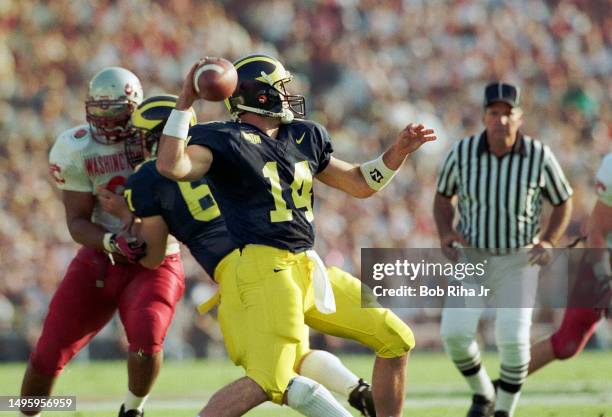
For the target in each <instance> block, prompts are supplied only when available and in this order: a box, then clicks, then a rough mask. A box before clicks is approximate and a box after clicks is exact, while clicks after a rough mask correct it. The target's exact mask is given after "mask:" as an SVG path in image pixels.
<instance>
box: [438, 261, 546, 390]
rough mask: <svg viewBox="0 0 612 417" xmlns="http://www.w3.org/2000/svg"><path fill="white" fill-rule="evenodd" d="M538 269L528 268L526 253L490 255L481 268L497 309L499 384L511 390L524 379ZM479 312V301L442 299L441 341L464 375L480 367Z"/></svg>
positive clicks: (481, 300)
mask: <svg viewBox="0 0 612 417" xmlns="http://www.w3.org/2000/svg"><path fill="white" fill-rule="evenodd" d="M464 260H467V259H464ZM538 270H539V268H538V267H535V266H530V265H529V264H528V262H527V251H526V250H523V251H521V253H516V254H512V255H506V256H503V257H502V256H500V257H490V258H488V261H487V266H486V268H485V271H486V273H485V277H484V278H485V279H484V281H483V282H484V283H485V284H486V286H487V287H488V288H490V289H491V292H492V293H494V297H495V303H496V304H495V305H496V306H497V308H495V313H496V320H495V341H496V343H497V347H498V349H499V355H500V362H501V367H502V369H501V373H500V376H501V380H502V381H504V382H503V383H505V385H506V386H510V385H515V386H516V389H517V390H518V389H520V386H521V385H522V383H523V381H524V379H525V377H526V376H527V368H528V365H529V360H530V355H529V348H530V328H531V316H532V312H533V305H534V303H535V296H536V291H537V285H538ZM466 287H468V288H470V285H469V284H466ZM473 288H475V287H473ZM463 303H465V304H463ZM462 305H465V306H467V307H461V306H462ZM484 311H485V306H484V302H483V299H482V298H475V299H473V298H470V299H468V300H463V299H458V298H447V299H446V304H445V308H444V310H443V312H442V324H441V336H442V341H443V344H444V348H445V350H446V352H447V353H448V355H449V356H450V357H451V359H452V360H453V362H455V364H456V365H457V367H458V368H459V369H460V371H462V372H464V374H465V373H466V372H467V373H468V374H469V372H470V368H472V369H474V367H480V351H479V349H478V345H477V344H476V331H477V328H478V322H479V320H480V317H481V315H482V313H483V312H484Z"/></svg>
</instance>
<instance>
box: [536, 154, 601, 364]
mask: <svg viewBox="0 0 612 417" xmlns="http://www.w3.org/2000/svg"><path fill="white" fill-rule="evenodd" d="M595 192H596V193H597V197H598V199H597V202H596V203H595V207H594V208H593V211H592V212H591V215H590V217H589V219H588V224H587V228H588V229H587V230H588V235H587V247H588V248H589V249H588V251H587V253H585V256H584V259H583V262H582V264H581V266H580V269H579V276H578V277H577V280H576V285H575V287H574V291H573V292H574V293H573V294H572V296H574V297H578V298H581V299H577V300H575V301H573V302H572V301H570V305H569V306H568V307H567V308H566V309H565V314H564V316H563V321H562V323H561V327H559V329H558V330H557V331H556V332H555V333H554V334H553V335H551V336H550V337H548V338H546V339H544V340H541V341H539V342H538V343H536V344H535V345H533V346H532V347H531V363H530V364H529V373H530V374H531V373H533V372H535V371H537V370H538V369H540V368H542V367H543V366H545V365H547V364H548V363H550V362H552V361H554V360H556V359H569V358H571V357H573V356H575V355H576V354H578V353H580V352H581V351H582V349H583V348H584V346H585V345H586V343H587V342H588V341H589V339H590V338H591V336H592V335H593V332H594V331H595V328H596V327H597V323H598V322H599V320H601V319H602V318H603V317H606V315H609V314H610V311H611V309H610V306H609V303H610V296H611V288H610V286H611V281H610V280H611V279H612V272H611V269H610V250H612V153H609V154H607V155H606V156H605V157H604V158H603V161H602V162H601V165H600V167H599V169H598V171H597V176H596V183H595ZM584 291H588V292H589V294H588V297H589V298H590V299H591V300H592V302H594V304H593V305H594V307H587V306H586V303H585V296H584V294H585V293H584ZM606 302H607V303H608V304H606ZM602 307H607V308H602Z"/></svg>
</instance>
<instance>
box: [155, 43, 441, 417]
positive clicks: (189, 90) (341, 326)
mask: <svg viewBox="0 0 612 417" xmlns="http://www.w3.org/2000/svg"><path fill="white" fill-rule="evenodd" d="M198 66H199V63H197V64H195V65H194V66H193V67H192V69H191V70H190V72H189V74H188V75H187V77H186V79H185V82H184V84H183V88H182V91H181V94H180V96H179V98H178V101H177V105H176V109H175V110H173V111H172V114H171V115H170V118H169V119H168V122H167V123H166V126H165V128H164V131H163V134H162V137H161V143H160V151H159V153H158V159H157V163H156V165H157V168H158V170H159V172H160V173H161V174H162V175H164V176H166V177H168V178H171V179H173V180H175V181H194V180H198V179H201V178H202V177H203V176H204V175H207V178H208V183H209V185H210V187H211V190H212V192H213V195H214V196H215V199H216V200H217V202H218V204H219V207H220V209H221V212H222V213H223V215H224V218H225V221H226V226H227V228H228V231H229V233H230V236H231V238H232V239H233V240H234V242H235V243H236V244H237V245H238V246H239V248H240V251H239V254H238V256H237V259H236V261H235V265H234V267H235V269H236V272H235V275H236V289H237V298H238V299H239V301H238V302H240V303H241V304H242V306H243V307H244V310H245V315H244V317H242V320H243V329H242V331H243V332H244V334H243V337H242V339H243V344H244V345H245V348H244V349H242V350H243V351H244V352H243V355H244V357H243V358H242V361H241V364H242V365H243V366H244V367H245V369H246V373H247V377H248V378H247V379H251V380H253V381H255V382H256V383H257V385H259V387H260V388H261V390H263V392H265V394H266V397H267V398H268V399H270V400H272V401H274V402H276V403H279V404H281V403H287V404H290V405H292V406H293V407H294V408H295V409H297V410H299V411H300V412H302V413H303V414H306V415H312V416H315V415H320V414H325V412H326V411H322V410H321V409H320V408H318V407H319V406H318V403H317V401H316V398H313V396H315V397H316V388H315V387H313V386H311V385H309V383H307V382H304V381H302V380H301V379H300V377H299V376H297V375H296V373H295V371H294V368H293V366H294V364H295V359H296V351H297V346H298V345H299V342H300V340H301V339H302V337H303V336H302V335H303V333H304V329H305V325H306V324H307V325H309V326H310V327H313V328H315V329H317V330H320V331H322V332H324V333H327V334H332V335H336V336H340V337H345V338H351V339H354V340H357V341H359V342H361V343H363V344H365V345H366V346H368V347H370V348H371V349H372V350H373V351H374V352H375V353H376V356H377V358H376V362H375V365H374V375H373V384H372V387H373V395H374V402H375V406H376V412H377V414H378V415H381V416H385V417H399V416H401V415H402V410H403V400H404V384H405V367H406V362H407V354H408V352H409V351H410V350H411V349H412V348H413V346H414V337H413V335H412V332H411V331H410V329H409V328H408V327H407V326H406V325H405V324H404V323H403V322H402V321H401V320H400V319H399V318H397V316H395V315H394V314H393V313H392V312H391V311H389V310H386V309H362V308H361V305H360V298H361V297H360V296H361V293H360V285H359V281H358V280H357V279H356V278H353V277H351V276H347V275H348V274H346V275H342V276H341V278H336V277H330V276H328V273H327V272H326V269H325V267H324V265H323V263H322V261H321V259H320V258H319V257H318V255H317V254H316V252H314V251H313V250H312V247H313V244H314V227H313V223H312V222H313V218H314V216H313V211H312V207H313V199H314V195H313V177H316V178H317V179H319V180H320V181H321V182H323V183H325V184H327V185H329V186H332V187H334V188H337V189H340V190H342V191H345V192H346V193H348V194H350V195H353V196H355V197H359V198H365V197H369V196H371V195H372V194H374V193H375V192H376V191H378V190H380V189H382V188H383V187H384V186H385V185H386V184H387V183H388V182H389V181H390V180H391V178H392V177H393V176H394V174H395V173H396V172H397V170H398V169H399V168H400V166H401V165H402V163H403V162H404V160H405V159H406V157H407V156H408V154H410V153H412V152H414V151H416V150H417V149H418V148H419V147H420V146H421V145H422V144H424V143H425V142H428V141H431V140H435V136H434V135H433V130H431V129H426V128H425V127H424V126H423V125H413V124H409V125H408V126H407V127H406V128H405V129H403V130H402V131H401V132H400V133H399V134H398V135H397V137H396V139H395V142H394V143H393V145H391V146H390V147H389V149H388V150H387V151H386V152H385V153H384V154H383V155H381V156H380V157H378V158H377V159H375V160H373V161H370V162H366V163H363V164H361V165H353V164H349V163H347V162H344V161H342V160H340V159H337V158H334V157H332V156H331V153H332V146H331V142H330V139H329V135H328V134H327V131H326V130H325V128H324V127H323V126H321V125H319V124H318V123H316V122H312V121H307V120H303V119H301V118H302V117H304V107H305V106H304V98H303V97H302V96H297V95H290V94H289V93H288V92H287V90H286V83H288V82H289V81H290V80H291V76H290V74H289V73H288V71H286V70H285V68H284V67H283V65H282V64H281V63H280V62H279V61H278V60H276V59H274V58H272V57H269V56H266V55H251V56H247V57H244V58H241V59H239V60H238V61H236V62H235V63H234V66H235V68H236V70H237V72H238V85H237V87H236V90H235V92H234V94H233V95H232V96H231V97H230V98H229V99H227V100H226V106H227V107H228V109H229V111H230V113H231V114H232V116H233V118H234V121H232V122H221V123H220V122H213V123H208V124H201V125H196V126H195V127H193V128H192V129H191V130H189V129H188V128H189V125H188V120H187V118H188V113H186V112H185V110H186V109H189V107H190V106H191V104H192V103H193V102H194V101H195V100H196V99H197V95H196V93H195V90H194V86H193V73H194V71H195V69H196V68H197V67H198ZM296 116H297V118H296ZM188 136H190V137H191V139H190V140H189V143H188V144H189V146H186V140H187V138H188ZM244 384H248V381H247V382H245V383H244ZM295 386H298V387H299V389H297V388H296V389H289V390H287V388H288V387H290V388H295ZM241 389H242V387H241ZM253 395H255V391H253ZM243 398H245V396H244V395H243ZM244 407H245V405H244V404H243V403H241V402H237V401H225V402H223V401H211V402H210V403H209V404H208V405H207V406H206V407H205V408H204V410H203V411H202V412H201V413H200V416H201V417H212V416H215V417H216V416H219V415H224V416H240V415H242V414H244V413H245V412H246V411H247V410H248V409H249V408H250V407H249V408H246V409H245V408H244ZM326 415H332V414H326ZM334 415H342V414H334Z"/></svg>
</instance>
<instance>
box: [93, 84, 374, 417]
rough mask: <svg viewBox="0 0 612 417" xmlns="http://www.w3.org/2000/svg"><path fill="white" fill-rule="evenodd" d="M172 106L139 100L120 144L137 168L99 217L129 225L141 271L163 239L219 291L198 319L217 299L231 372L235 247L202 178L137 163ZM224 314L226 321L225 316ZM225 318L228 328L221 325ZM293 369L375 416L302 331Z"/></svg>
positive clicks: (105, 201) (354, 383)
mask: <svg viewBox="0 0 612 417" xmlns="http://www.w3.org/2000/svg"><path fill="white" fill-rule="evenodd" d="M175 103H176V96H170V95H160V96H155V97H151V98H149V99H147V100H145V101H144V102H143V103H142V104H140V105H139V106H138V107H137V108H136V110H135V111H134V112H133V113H132V117H131V125H132V127H133V128H134V129H135V130H136V132H135V133H136V134H135V135H134V136H133V137H132V138H131V139H130V140H126V142H125V148H126V155H127V159H128V161H129V162H130V164H131V165H132V166H133V167H137V166H139V167H138V168H137V170H136V172H135V173H134V174H132V175H131V176H130V177H129V179H128V181H127V183H126V185H125V190H124V192H123V195H124V196H125V200H124V199H123V198H121V197H119V196H117V195H116V194H114V193H112V192H110V191H105V190H101V193H102V198H101V204H102V206H103V208H104V209H105V210H106V211H108V212H109V213H111V214H114V215H116V216H117V217H119V218H121V219H122V221H123V223H124V224H126V225H130V224H131V225H132V229H133V230H134V232H137V234H138V235H139V237H141V238H142V239H143V240H144V241H145V242H146V243H147V245H148V251H147V255H146V256H145V257H143V258H142V259H141V260H140V263H141V264H143V265H144V266H146V267H148V268H156V267H157V266H158V265H159V264H160V263H161V262H162V261H163V255H164V250H163V248H164V247H165V246H166V241H167V239H168V235H169V234H171V235H173V236H174V237H176V238H177V239H178V240H179V241H181V242H182V243H184V244H185V245H186V246H187V247H188V248H189V250H190V252H191V254H192V255H193V256H194V257H195V259H196V260H197V261H198V263H199V264H200V265H201V266H202V268H203V269H204V270H205V271H206V272H207V273H208V275H209V276H210V277H213V278H214V280H215V281H216V282H218V283H219V285H220V287H221V290H220V291H219V292H218V293H217V295H216V296H215V297H212V298H211V300H207V301H206V302H204V303H202V304H201V305H200V306H199V308H198V310H199V311H200V313H201V314H204V313H205V312H206V311H208V309H210V308H211V307H212V306H213V305H214V304H216V303H217V302H218V301H219V294H222V295H223V300H224V302H223V303H222V304H221V306H220V307H219V322H220V324H221V328H222V331H223V334H224V335H225V338H224V340H225V343H226V345H227V350H228V352H229V354H230V357H231V359H232V360H233V361H234V362H235V363H236V364H239V363H240V355H239V350H238V349H237V348H239V347H240V346H241V344H240V333H241V332H240V324H241V320H239V319H238V318H239V317H240V315H241V314H244V312H243V309H242V306H241V304H240V303H233V304H232V300H234V301H235V300H237V298H236V297H235V296H227V294H228V292H230V293H231V294H235V292H236V290H235V287H236V286H235V279H234V277H235V273H234V270H233V268H232V267H231V265H233V260H234V259H235V258H236V256H237V251H235V249H236V248H237V246H236V244H234V243H233V241H232V240H231V239H230V237H229V234H228V232H227V229H226V227H225V222H224V221H223V217H221V213H220V211H219V208H218V206H217V204H216V202H215V200H214V198H213V196H212V194H211V192H210V188H209V187H208V184H207V183H206V180H205V179H204V178H202V179H200V180H197V181H192V182H175V181H172V180H169V179H167V178H165V177H163V176H162V175H160V174H159V173H158V172H157V169H156V167H155V161H152V160H151V161H148V162H144V160H145V157H149V156H154V155H155V153H156V149H157V145H158V142H159V137H160V135H161V132H162V129H163V127H164V124H165V123H166V120H167V119H168V116H169V115H170V112H171V110H172V109H173V108H174V106H175ZM193 123H195V115H194V117H193V119H192V124H193ZM141 164H142V165H141ZM126 203H127V204H126ZM134 216H136V217H134ZM136 218H137V220H138V221H137V223H135V219H136ZM330 273H333V272H331V271H330ZM228 311H229V312H231V314H229V315H228V313H227V312H228ZM241 311H242V312H241ZM228 316H229V317H231V319H232V320H233V321H228V320H226V317H228ZM295 368H296V370H297V371H298V373H300V374H301V375H302V376H303V377H310V378H312V379H315V380H317V381H318V382H320V383H322V384H324V385H325V386H328V387H329V388H330V389H331V390H333V391H334V392H337V393H338V394H341V395H346V396H347V397H348V401H349V403H350V404H351V405H352V406H353V407H355V408H356V409H357V410H359V411H360V412H361V414H362V415H364V416H369V417H375V416H376V413H375V410H374V403H373V401H372V391H371V388H370V386H369V384H367V383H366V382H364V381H363V380H362V379H360V378H358V377H357V376H356V375H355V374H353V373H352V372H351V371H350V370H348V369H347V368H346V367H344V365H343V364H342V362H341V361H340V359H338V358H337V357H336V356H334V355H332V354H330V353H328V352H325V351H321V350H310V348H309V342H308V331H306V332H305V334H304V338H303V340H302V341H301V343H300V345H299V347H298V355H297V358H296V365H295ZM321 389H322V388H321ZM221 395H223V393H222V394H221ZM328 400H330V401H332V402H334V403H335V406H336V407H341V406H340V404H338V403H337V402H336V400H335V399H334V398H333V397H332V396H328Z"/></svg>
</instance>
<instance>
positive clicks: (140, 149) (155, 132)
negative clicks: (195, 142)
mask: <svg viewBox="0 0 612 417" xmlns="http://www.w3.org/2000/svg"><path fill="white" fill-rule="evenodd" d="M177 98H178V97H177V96H174V95H170V94H167V95H159V96H153V97H149V98H148V99H146V100H145V101H143V102H142V103H141V104H140V105H139V106H138V107H137V108H136V110H134V112H133V113H132V117H131V119H130V125H131V128H132V129H133V133H134V134H133V135H131V136H129V137H128V138H126V140H125V154H126V157H127V159H128V162H129V163H130V165H131V166H132V167H135V166H136V165H138V164H140V163H142V162H143V161H144V160H145V159H146V157H147V156H148V157H154V156H155V155H157V146H158V145H159V139H160V137H161V134H162V131H163V130H164V126H165V125H166V122H167V121H168V117H170V113H171V112H172V109H174V107H176V100H177ZM190 110H191V112H192V117H191V120H190V121H189V127H191V126H193V125H195V124H196V123H197V119H196V115H195V112H194V111H193V109H190ZM145 151H146V152H145ZM147 154H148V155H147Z"/></svg>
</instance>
